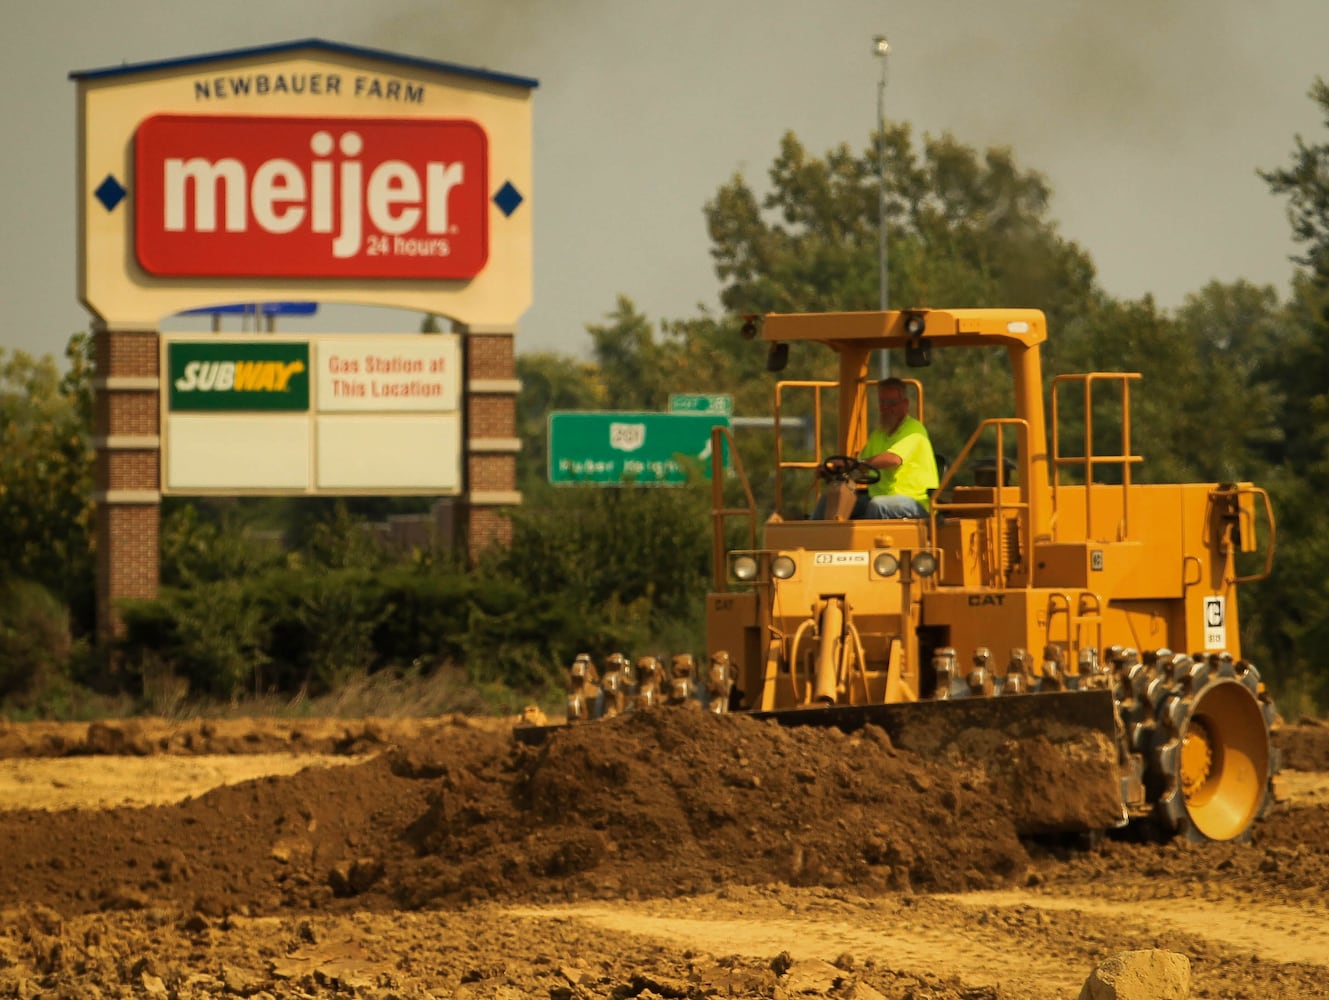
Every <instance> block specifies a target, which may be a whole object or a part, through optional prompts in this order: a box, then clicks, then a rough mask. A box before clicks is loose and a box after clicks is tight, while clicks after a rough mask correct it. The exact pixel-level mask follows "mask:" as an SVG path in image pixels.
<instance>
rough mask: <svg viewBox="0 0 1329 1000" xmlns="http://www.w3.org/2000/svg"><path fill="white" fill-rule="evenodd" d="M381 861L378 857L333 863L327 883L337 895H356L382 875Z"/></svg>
mask: <svg viewBox="0 0 1329 1000" xmlns="http://www.w3.org/2000/svg"><path fill="white" fill-rule="evenodd" d="M383 870H384V869H383V862H382V861H380V860H379V859H378V858H356V859H355V860H354V861H342V862H339V863H338V864H336V865H333V867H332V869H331V870H330V871H329V872H328V885H330V886H331V887H332V891H333V893H334V894H335V895H337V896H342V897H345V896H358V895H360V894H361V893H362V892H368V891H369V889H370V888H371V887H372V886H373V885H374V883H375V882H377V881H378V880H379V879H381V878H382V877H383Z"/></svg>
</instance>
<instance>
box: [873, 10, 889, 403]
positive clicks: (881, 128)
mask: <svg viewBox="0 0 1329 1000" xmlns="http://www.w3.org/2000/svg"><path fill="white" fill-rule="evenodd" d="M890 52H891V43H890V42H888V41H886V36H885V35H876V36H874V37H873V39H872V53H873V55H875V56H876V57H877V58H878V59H880V60H881V79H880V80H878V81H877V288H878V291H879V293H880V296H879V305H880V308H881V311H882V312H885V311H886V308H887V304H888V303H889V302H890V284H889V272H888V271H887V267H886V57H887V56H888V55H890ZM890 374H891V352H890V351H886V350H883V351H882V352H881V377H882V378H889V377H890Z"/></svg>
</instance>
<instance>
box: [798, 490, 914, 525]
mask: <svg viewBox="0 0 1329 1000" xmlns="http://www.w3.org/2000/svg"><path fill="white" fill-rule="evenodd" d="M927 516H928V511H927V508H926V507H924V506H923V505H922V504H921V503H919V502H918V501H917V500H915V499H914V498H913V497H907V496H904V495H903V494H900V493H884V494H882V495H881V496H876V497H870V496H868V495H867V494H866V493H859V494H858V495H857V496H855V497H854V509H853V510H852V511H851V512H850V514H849V519H850V520H851V521H864V520H866V521H889V520H894V519H896V518H902V517H927ZM812 517H813V520H817V521H820V520H822V519H824V518H825V517H826V497H825V496H824V495H823V496H822V497H821V499H819V500H818V501H817V509H816V510H814V511H813V512H812Z"/></svg>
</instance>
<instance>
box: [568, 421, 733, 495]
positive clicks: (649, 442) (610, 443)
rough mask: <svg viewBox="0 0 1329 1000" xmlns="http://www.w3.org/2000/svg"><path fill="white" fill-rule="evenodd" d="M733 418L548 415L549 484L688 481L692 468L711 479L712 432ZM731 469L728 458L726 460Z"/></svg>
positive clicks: (650, 483) (677, 482) (642, 483)
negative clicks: (689, 470) (712, 429)
mask: <svg viewBox="0 0 1329 1000" xmlns="http://www.w3.org/2000/svg"><path fill="white" fill-rule="evenodd" d="M715 426H720V427H728V426H729V418H728V417H727V416H724V415H716V414H709V413H620V412H605V411H594V410H579V411H575V412H563V413H551V414H550V415H549V481H550V482H551V483H594V484H600V485H605V486H623V485H628V484H632V483H636V484H641V485H649V486H672V485H679V484H682V483H685V482H687V478H688V469H689V467H691V468H694V469H697V470H698V471H700V472H701V473H702V475H704V476H705V477H706V478H707V479H709V478H710V476H711V428H712V427H715ZM725 459H726V465H727V464H728V455H726V456H725Z"/></svg>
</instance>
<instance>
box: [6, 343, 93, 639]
mask: <svg viewBox="0 0 1329 1000" xmlns="http://www.w3.org/2000/svg"><path fill="white" fill-rule="evenodd" d="M65 357H66V359H67V360H68V362H69V369H68V371H66V372H65V373H64V374H63V375H62V374H61V373H60V372H59V371H58V370H57V368H56V365H55V361H54V359H53V358H52V357H50V356H49V355H47V356H45V357H43V358H40V359H37V358H33V357H32V356H30V355H28V354H25V353H24V352H22V351H17V352H14V353H12V354H10V355H8V356H7V357H6V356H5V353H4V351H2V350H0V579H10V578H17V579H26V580H31V581H34V582H36V583H40V584H42V585H43V586H44V587H46V588H47V589H48V590H50V591H51V592H52V593H53V594H55V595H56V596H57V597H59V598H60V599H61V600H63V601H64V602H65V603H66V604H67V605H69V606H70V607H71V609H72V610H73V612H74V615H75V619H76V621H77V623H78V626H79V627H81V628H83V629H91V627H92V624H93V622H92V615H93V603H94V602H93V590H94V567H93V546H92V523H93V521H92V463H93V450H92V342H91V338H89V337H87V336H86V335H84V334H76V335H75V336H74V337H72V338H71V339H70V341H69V344H68V346H67V348H66V350H65Z"/></svg>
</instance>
